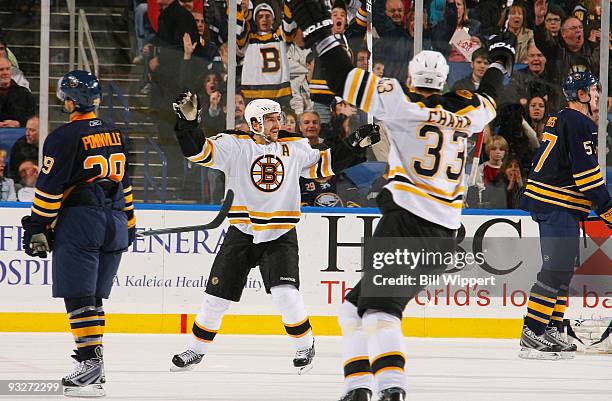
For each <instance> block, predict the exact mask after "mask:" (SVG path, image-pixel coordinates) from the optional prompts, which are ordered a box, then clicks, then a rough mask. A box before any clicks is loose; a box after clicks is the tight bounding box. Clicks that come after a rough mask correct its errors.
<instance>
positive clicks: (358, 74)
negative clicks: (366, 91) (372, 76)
mask: <svg viewBox="0 0 612 401" xmlns="http://www.w3.org/2000/svg"><path fill="white" fill-rule="evenodd" d="M364 75H365V71H364V70H362V69H360V68H357V69H355V74H353V80H352V81H351V85H350V89H349V93H348V96H347V98H346V101H347V102H349V103H351V104H354V105H357V102H356V100H355V97H356V92H357V87H358V86H359V83H360V82H361V78H363V76H364Z"/></svg>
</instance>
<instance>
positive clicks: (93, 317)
mask: <svg viewBox="0 0 612 401" xmlns="http://www.w3.org/2000/svg"><path fill="white" fill-rule="evenodd" d="M58 97H59V99H60V100H61V101H62V103H63V107H64V111H65V112H67V113H69V114H70V122H69V123H67V124H64V125H62V126H61V127H59V128H57V129H56V130H54V131H53V132H52V133H51V134H50V135H49V136H48V137H47V139H46V141H45V143H44V147H43V161H42V169H41V172H40V175H39V177H38V181H37V183H36V192H35V198H34V202H33V204H32V210H31V215H30V216H25V217H24V218H23V219H22V225H23V229H24V232H23V248H24V250H25V252H26V253H27V254H28V255H30V256H38V257H42V258H45V257H47V252H50V251H52V252H53V254H52V255H53V258H52V266H53V287H52V291H53V297H55V298H63V299H64V303H65V305H66V311H67V313H68V319H69V322H70V328H71V330H72V334H73V336H74V340H75V342H76V347H77V349H76V351H75V355H73V358H74V359H75V360H76V361H77V364H76V366H75V369H74V371H73V372H72V373H70V374H68V375H66V376H65V377H64V378H63V379H62V384H63V386H64V395H66V396H76V397H81V396H82V397H101V396H104V395H105V393H104V388H103V386H102V384H103V383H104V382H105V378H104V362H103V359H102V335H103V333H104V310H103V308H102V299H104V298H108V296H109V294H110V291H111V287H112V280H113V277H114V276H115V274H116V273H117V269H118V267H119V262H120V260H121V254H122V253H123V252H124V251H125V250H126V249H127V247H128V246H129V244H130V243H131V241H133V238H134V235H135V223H136V220H135V218H134V206H133V204H132V187H131V184H130V178H129V176H128V174H127V155H128V152H127V148H126V138H125V137H124V136H123V135H122V133H121V132H120V131H119V130H118V129H117V128H116V127H115V126H114V125H112V124H109V123H107V122H106V121H103V120H101V119H99V118H97V117H96V114H95V111H96V108H97V106H98V105H99V104H100V100H101V97H102V90H101V87H100V82H99V81H98V79H97V78H96V77H95V76H94V75H92V74H91V73H89V72H87V71H71V72H69V73H68V74H66V75H64V77H63V78H62V79H61V81H60V83H59V87H58Z"/></svg>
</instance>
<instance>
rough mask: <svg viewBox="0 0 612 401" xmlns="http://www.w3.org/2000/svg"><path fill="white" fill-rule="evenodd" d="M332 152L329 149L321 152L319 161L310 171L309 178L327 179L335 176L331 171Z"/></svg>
mask: <svg viewBox="0 0 612 401" xmlns="http://www.w3.org/2000/svg"><path fill="white" fill-rule="evenodd" d="M330 158H331V151H330V150H329V149H327V150H322V151H320V152H319V160H318V161H317V162H316V163H314V164H313V165H312V166H310V168H309V169H308V177H307V178H325V177H331V176H332V175H334V172H333V171H332V170H331V163H330Z"/></svg>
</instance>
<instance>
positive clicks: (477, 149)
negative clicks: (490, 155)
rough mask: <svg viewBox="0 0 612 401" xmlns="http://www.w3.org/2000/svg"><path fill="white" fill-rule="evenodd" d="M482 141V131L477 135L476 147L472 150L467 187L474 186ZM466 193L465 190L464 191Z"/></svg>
mask: <svg viewBox="0 0 612 401" xmlns="http://www.w3.org/2000/svg"><path fill="white" fill-rule="evenodd" d="M483 140H484V131H483V132H481V133H479V134H478V139H476V146H475V148H474V158H472V169H471V170H470V176H469V178H468V187H471V186H473V185H476V177H477V175H478V164H479V163H480V153H481V152H482V142H483ZM466 192H467V189H466Z"/></svg>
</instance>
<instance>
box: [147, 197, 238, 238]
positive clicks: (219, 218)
mask: <svg viewBox="0 0 612 401" xmlns="http://www.w3.org/2000/svg"><path fill="white" fill-rule="evenodd" d="M233 201H234V191H232V190H231V189H228V190H227V194H225V199H224V200H223V204H222V205H221V210H219V213H218V214H217V215H216V216H215V218H214V219H212V221H211V222H210V223H207V224H201V225H198V226H186V227H171V228H160V229H159V230H148V231H141V232H139V233H137V234H136V235H137V236H138V237H146V236H149V235H159V234H175V233H184V232H189V231H198V230H212V229H213V228H217V227H219V226H220V225H221V224H222V223H223V220H225V218H226V217H227V214H228V213H229V211H230V208H231V207H232V202H233Z"/></svg>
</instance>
